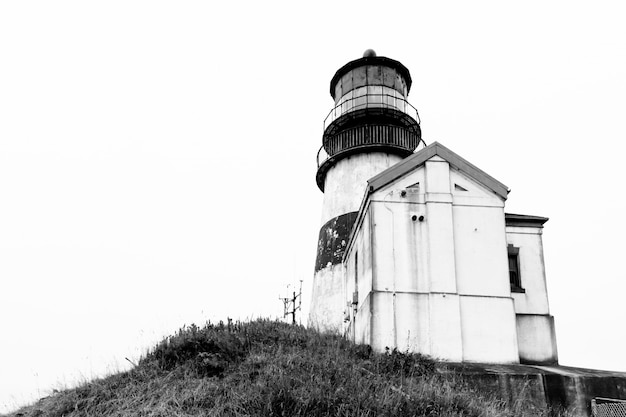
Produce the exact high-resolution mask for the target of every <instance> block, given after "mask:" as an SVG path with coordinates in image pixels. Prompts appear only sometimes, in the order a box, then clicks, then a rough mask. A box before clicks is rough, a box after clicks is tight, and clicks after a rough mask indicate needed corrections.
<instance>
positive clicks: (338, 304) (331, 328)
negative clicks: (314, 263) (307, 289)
mask: <svg viewBox="0 0 626 417" xmlns="http://www.w3.org/2000/svg"><path fill="white" fill-rule="evenodd" d="M343 275H344V274H343V264H335V265H329V266H326V267H325V268H322V269H320V270H319V271H317V272H316V273H315V276H314V278H313V286H312V289H311V305H310V307H309V320H308V326H309V327H312V328H314V329H317V330H320V331H324V332H332V333H340V332H341V331H342V328H343V317H344V316H343V312H344V310H345V306H346V302H345V298H344V288H343Z"/></svg>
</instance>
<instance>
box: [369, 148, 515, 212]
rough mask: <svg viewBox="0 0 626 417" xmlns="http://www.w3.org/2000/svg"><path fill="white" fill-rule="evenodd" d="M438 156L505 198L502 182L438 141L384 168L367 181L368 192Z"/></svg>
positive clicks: (505, 193) (507, 191)
mask: <svg viewBox="0 0 626 417" xmlns="http://www.w3.org/2000/svg"><path fill="white" fill-rule="evenodd" d="M435 155H437V156H439V157H441V158H443V159H445V160H446V161H447V162H448V163H449V164H450V166H452V167H453V168H455V169H457V170H459V171H461V172H463V173H464V174H465V175H467V176H468V177H470V178H472V179H473V180H475V181H477V182H478V183H480V184H482V185H483V186H485V187H487V188H488V189H490V190H491V191H493V192H494V193H496V194H497V195H498V196H499V197H501V198H502V199H503V200H506V198H507V195H508V193H509V188H508V187H507V186H506V185H504V184H502V183H501V182H500V181H498V180H496V179H495V178H493V177H492V176H491V175H489V174H487V173H486V172H485V171H483V170H481V169H480V168H477V167H476V166H475V165H473V164H471V163H470V162H468V161H466V160H465V159H463V158H461V157H460V156H459V155H457V154H455V153H454V152H452V151H451V150H450V149H448V148H446V147H445V146H443V145H442V144H440V143H439V142H433V143H432V144H430V145H428V146H427V147H425V148H424V149H422V150H420V151H419V152H416V153H414V154H413V155H411V156H409V157H407V158H405V159H404V160H402V161H400V162H398V163H397V164H396V165H394V166H392V167H390V168H388V169H386V170H385V171H383V172H381V173H380V174H378V175H376V176H375V177H373V178H371V179H370V180H369V181H367V185H368V188H367V189H368V192H369V193H373V192H374V191H376V190H379V189H381V188H382V187H384V186H386V185H387V184H390V183H391V182H393V181H395V180H397V179H398V178H400V177H402V176H404V175H405V174H407V173H409V172H411V171H412V170H414V169H415V168H417V167H419V166H420V165H422V164H424V163H425V162H426V161H427V160H429V159H430V158H432V157H433V156H435Z"/></svg>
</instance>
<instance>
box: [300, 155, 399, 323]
mask: <svg viewBox="0 0 626 417" xmlns="http://www.w3.org/2000/svg"><path fill="white" fill-rule="evenodd" d="M401 159H402V158H401V157H399V156H397V155H390V154H387V153H384V152H368V153H361V154H356V155H352V156H349V157H347V158H344V159H342V160H340V161H339V162H337V163H336V164H335V165H334V166H333V167H332V168H331V169H330V170H329V171H328V173H327V175H326V180H325V187H324V202H323V207H322V226H324V225H326V223H327V222H328V221H331V220H332V219H335V218H337V217H339V216H342V215H345V214H347V213H350V212H354V211H357V210H358V209H359V206H360V205H361V202H362V200H363V196H364V194H365V187H366V186H367V180H368V179H370V178H371V177H373V176H375V175H376V174H378V173H379V172H382V171H384V170H385V169H387V168H389V167H390V166H392V165H394V164H396V163H397V162H399V161H400V160H401ZM350 229H351V227H349V228H348V231H347V232H346V233H345V235H344V236H339V237H338V240H339V242H337V245H335V246H336V248H335V250H334V253H333V260H331V262H329V263H328V264H326V265H318V266H316V271H315V275H314V277H313V284H312V289H311V305H310V307H309V323H310V326H312V327H314V328H317V329H318V330H322V331H331V332H336V333H341V332H343V331H344V330H345V328H344V324H343V319H344V316H345V310H346V302H347V299H346V296H345V294H346V291H347V290H346V288H345V287H344V275H343V269H342V268H343V267H340V264H339V265H336V264H335V263H334V262H335V261H337V262H340V260H341V258H342V256H343V250H344V247H345V245H346V244H347V243H348V236H349V230H350ZM318 250H319V248H318ZM365 258H366V257H365V256H363V259H365ZM368 258H371V256H368ZM349 294H350V297H349V298H350V300H351V297H352V292H350V293H349ZM363 294H364V295H365V294H366V292H364V293H363Z"/></svg>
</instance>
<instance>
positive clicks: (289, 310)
mask: <svg viewBox="0 0 626 417" xmlns="http://www.w3.org/2000/svg"><path fill="white" fill-rule="evenodd" d="M287 287H289V286H287ZM278 299H279V300H281V301H282V302H283V318H284V317H287V316H288V315H290V314H291V324H296V311H298V310H302V280H300V290H299V291H298V293H297V294H296V292H295V291H294V292H293V295H292V296H291V297H278ZM296 302H297V304H296Z"/></svg>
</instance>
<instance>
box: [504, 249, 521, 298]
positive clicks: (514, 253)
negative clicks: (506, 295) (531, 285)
mask: <svg viewBox="0 0 626 417" xmlns="http://www.w3.org/2000/svg"><path fill="white" fill-rule="evenodd" d="M508 253H509V281H510V283H511V292H525V291H524V288H523V287H522V277H521V276H520V270H519V248H516V247H515V246H513V245H508Z"/></svg>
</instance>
